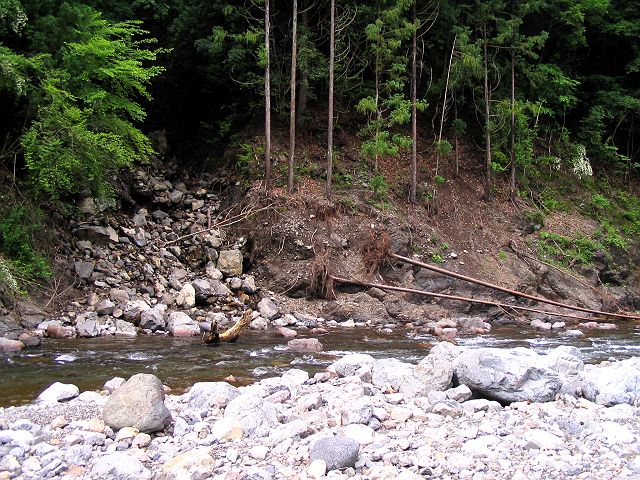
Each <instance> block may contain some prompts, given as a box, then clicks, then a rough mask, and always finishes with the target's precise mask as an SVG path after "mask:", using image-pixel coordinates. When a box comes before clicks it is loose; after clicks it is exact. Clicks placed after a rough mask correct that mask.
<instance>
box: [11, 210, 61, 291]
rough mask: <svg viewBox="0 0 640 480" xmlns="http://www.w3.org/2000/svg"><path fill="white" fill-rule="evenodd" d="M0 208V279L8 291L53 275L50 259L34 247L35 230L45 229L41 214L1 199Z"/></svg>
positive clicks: (20, 288) (19, 288)
mask: <svg viewBox="0 0 640 480" xmlns="http://www.w3.org/2000/svg"><path fill="white" fill-rule="evenodd" d="M2 200H3V204H4V206H3V207H1V208H0V255H1V256H0V263H1V264H2V265H1V268H0V282H2V283H3V284H4V285H5V286H7V287H9V290H22V289H23V288H24V286H25V285H27V284H29V283H33V282H36V281H38V280H42V279H45V278H49V277H51V266H50V264H49V261H48V260H47V258H46V257H45V256H44V255H43V254H42V253H41V252H39V251H38V249H37V248H36V246H35V233H36V232H37V231H39V230H41V229H42V224H41V221H42V213H41V212H40V211H39V210H37V209H31V208H28V207H27V206H25V205H23V204H19V203H11V202H8V201H6V198H2Z"/></svg>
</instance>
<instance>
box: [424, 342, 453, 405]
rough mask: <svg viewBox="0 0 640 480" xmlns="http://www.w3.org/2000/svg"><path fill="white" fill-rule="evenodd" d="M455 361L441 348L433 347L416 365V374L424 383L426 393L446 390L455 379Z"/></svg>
mask: <svg viewBox="0 0 640 480" xmlns="http://www.w3.org/2000/svg"><path fill="white" fill-rule="evenodd" d="M447 343H448V342H447ZM453 371H454V368H453V362H451V359H450V358H449V356H448V355H446V354H445V353H442V352H441V349H437V348H435V347H434V348H432V349H431V352H429V355H427V356H426V357H424V358H423V359H422V360H421V361H420V363H418V365H417V366H416V369H415V375H416V377H418V379H419V380H420V382H421V383H422V384H423V385H424V388H423V389H422V390H421V391H422V393H423V394H424V393H425V392H429V391H431V390H446V389H447V388H449V387H450V386H451V383H452V380H453Z"/></svg>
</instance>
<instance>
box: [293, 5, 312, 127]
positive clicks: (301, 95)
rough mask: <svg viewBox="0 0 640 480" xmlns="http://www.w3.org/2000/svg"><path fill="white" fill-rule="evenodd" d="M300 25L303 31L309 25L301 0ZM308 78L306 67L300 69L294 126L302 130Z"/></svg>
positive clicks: (307, 9) (305, 110)
mask: <svg viewBox="0 0 640 480" xmlns="http://www.w3.org/2000/svg"><path fill="white" fill-rule="evenodd" d="M301 6H302V27H303V32H306V31H307V27H308V26H309V14H308V11H309V8H305V2H304V0H302V2H301ZM308 91H309V79H308V74H307V71H306V69H304V68H303V69H302V70H300V90H299V91H298V99H297V100H298V105H297V108H296V128H297V129H298V130H302V128H303V127H304V115H305V113H306V112H307V98H308V96H309V94H308Z"/></svg>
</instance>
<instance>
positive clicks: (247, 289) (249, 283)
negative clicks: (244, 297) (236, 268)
mask: <svg viewBox="0 0 640 480" xmlns="http://www.w3.org/2000/svg"><path fill="white" fill-rule="evenodd" d="M240 289H241V290H242V291H243V292H244V293H248V294H249V295H253V294H254V293H256V291H257V288H256V280H255V278H253V275H247V276H246V277H245V278H244V279H242V285H240Z"/></svg>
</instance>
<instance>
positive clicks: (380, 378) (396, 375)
mask: <svg viewBox="0 0 640 480" xmlns="http://www.w3.org/2000/svg"><path fill="white" fill-rule="evenodd" d="M371 383H373V384H374V385H375V386H377V387H379V388H381V389H382V390H386V389H389V388H391V389H393V390H395V391H399V392H402V393H404V394H405V395H406V396H408V397H414V396H416V395H422V394H423V393H426V392H425V384H423V383H422V382H421V381H420V379H419V378H418V377H417V376H416V372H415V366H414V365H411V364H410V363H404V362H401V361H399V360H396V359H394V358H389V359H382V360H377V361H376V362H375V363H374V365H373V372H372V375H371Z"/></svg>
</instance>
